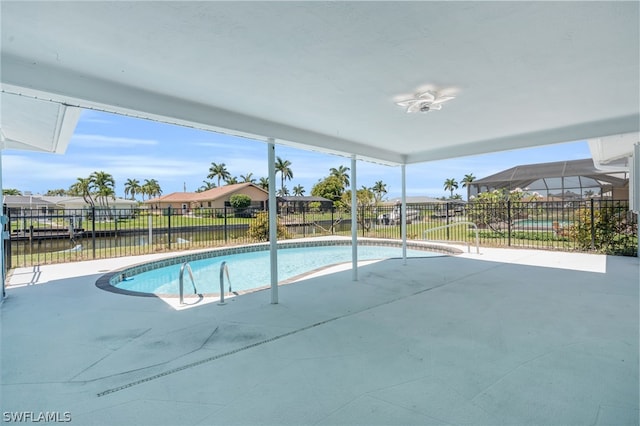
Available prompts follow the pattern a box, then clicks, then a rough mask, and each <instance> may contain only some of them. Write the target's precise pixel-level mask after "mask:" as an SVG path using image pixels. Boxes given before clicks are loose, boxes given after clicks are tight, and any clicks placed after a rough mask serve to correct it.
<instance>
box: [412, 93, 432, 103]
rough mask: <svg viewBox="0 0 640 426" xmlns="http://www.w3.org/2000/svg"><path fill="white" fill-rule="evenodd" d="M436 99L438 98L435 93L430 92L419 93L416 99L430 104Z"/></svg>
mask: <svg viewBox="0 0 640 426" xmlns="http://www.w3.org/2000/svg"><path fill="white" fill-rule="evenodd" d="M435 98H436V96H435V95H434V94H433V93H431V92H429V91H427V92H422V93H418V94H417V95H416V99H420V100H425V101H429V102H433V101H434V99H435Z"/></svg>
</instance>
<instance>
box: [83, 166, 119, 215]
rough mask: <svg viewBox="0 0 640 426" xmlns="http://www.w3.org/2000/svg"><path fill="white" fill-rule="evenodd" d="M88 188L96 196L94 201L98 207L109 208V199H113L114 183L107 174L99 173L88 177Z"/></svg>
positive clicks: (111, 177)
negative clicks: (98, 203)
mask: <svg viewBox="0 0 640 426" xmlns="http://www.w3.org/2000/svg"><path fill="white" fill-rule="evenodd" d="M89 182H90V184H91V186H90V188H91V189H93V191H94V192H95V195H96V199H97V200H98V201H99V202H100V205H103V206H104V207H107V208H108V207H109V198H113V199H115V195H116V191H115V189H114V188H115V186H116V181H115V180H114V179H113V176H111V175H110V174H109V173H107V172H103V171H99V172H93V173H91V175H89Z"/></svg>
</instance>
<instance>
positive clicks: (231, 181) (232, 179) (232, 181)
mask: <svg viewBox="0 0 640 426" xmlns="http://www.w3.org/2000/svg"><path fill="white" fill-rule="evenodd" d="M224 182H225V183H226V184H227V185H235V184H237V183H239V181H238V178H237V177H235V176H230V177H228V178H226V179H225V180H224Z"/></svg>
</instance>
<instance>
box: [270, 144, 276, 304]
mask: <svg viewBox="0 0 640 426" xmlns="http://www.w3.org/2000/svg"><path fill="white" fill-rule="evenodd" d="M268 150H269V152H268V161H269V264H270V265H271V303H272V304H274V305H275V304H277V303H278V207H277V204H276V203H277V201H276V146H275V142H274V140H273V138H269V144H268Z"/></svg>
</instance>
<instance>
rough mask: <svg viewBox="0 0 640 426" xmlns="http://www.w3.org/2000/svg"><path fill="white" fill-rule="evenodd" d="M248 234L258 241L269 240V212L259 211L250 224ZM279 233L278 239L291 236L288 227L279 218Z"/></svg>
mask: <svg viewBox="0 0 640 426" xmlns="http://www.w3.org/2000/svg"><path fill="white" fill-rule="evenodd" d="M247 235H248V236H249V238H251V239H253V240H256V241H269V214H268V213H267V212H259V213H258V214H257V215H256V218H255V219H254V220H253V221H251V223H250V224H249V230H248V231H247ZM277 235H278V239H286V238H289V233H288V232H287V229H286V228H285V227H284V226H283V225H282V223H280V221H279V220H278V222H277Z"/></svg>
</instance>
